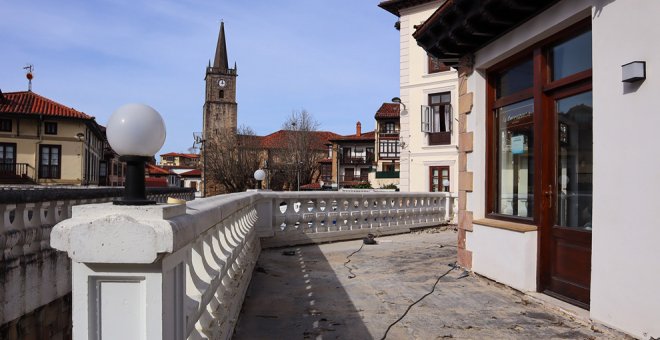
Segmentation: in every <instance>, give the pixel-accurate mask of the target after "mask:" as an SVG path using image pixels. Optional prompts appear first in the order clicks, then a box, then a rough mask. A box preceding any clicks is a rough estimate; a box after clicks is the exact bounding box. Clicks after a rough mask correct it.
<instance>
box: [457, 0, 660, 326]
mask: <svg viewBox="0 0 660 340" xmlns="http://www.w3.org/2000/svg"><path fill="white" fill-rule="evenodd" d="M657 13H660V3H659V2H654V1H645V0H617V1H612V0H565V1H562V2H560V3H558V4H556V5H555V6H553V7H551V8H549V9H547V10H546V11H544V12H543V13H542V14H540V15H538V16H537V17H535V18H533V19H531V20H529V21H528V22H526V23H525V24H523V25H521V26H520V27H518V28H516V29H515V30H513V31H511V32H509V33H507V34H506V35H504V36H503V37H501V38H499V39H498V40H497V41H495V42H494V43H491V44H490V45H488V46H486V47H484V48H482V49H481V50H480V51H479V52H478V53H477V54H476V55H475V72H474V74H473V75H472V76H471V77H470V79H469V83H468V91H473V92H474V95H475V97H474V107H473V111H472V113H471V114H470V115H469V116H468V129H469V130H472V131H474V132H475V135H474V152H472V153H470V154H469V156H468V171H472V172H473V173H474V191H473V192H471V193H468V202H467V210H469V211H473V212H474V218H475V219H480V218H483V217H484V216H485V211H484V206H485V187H484V184H485V170H486V168H485V126H484V124H485V114H486V112H485V105H486V97H485V91H484V89H485V86H486V84H485V78H484V76H485V73H484V70H485V69H487V68H488V67H490V66H492V65H494V64H496V63H498V62H500V61H502V60H504V59H506V58H507V57H509V56H511V55H514V54H516V53H517V52H520V51H521V50H523V49H525V48H527V47H529V46H530V45H532V44H534V43H536V42H538V41H540V40H542V39H544V38H546V37H548V36H551V35H553V34H555V33H557V32H559V31H561V30H563V29H564V28H566V27H568V26H570V25H572V24H574V23H576V22H577V21H579V20H580V19H583V18H586V17H589V16H592V32H593V56H594V57H593V93H594V97H593V105H594V116H593V124H594V125H593V129H594V160H593V161H594V177H593V181H594V182H593V183H594V193H593V194H594V201H593V225H594V229H593V234H592V235H593V251H592V273H591V312H590V313H591V314H590V315H591V317H592V318H593V319H594V320H597V321H599V322H602V323H604V324H606V325H609V326H611V327H614V328H617V329H620V330H622V331H624V332H627V333H630V334H632V335H634V336H636V337H640V338H645V339H648V338H649V337H660V316H659V315H660V314H659V313H660V312H658V311H660V294H659V293H658V287H660V270H658V269H657V268H658V259H660V247H658V241H660V222H658V218H657V216H655V214H654V212H655V209H656V207H657V199H656V197H655V196H656V195H657V194H656V193H657V192H659V191H660V176H659V175H658V174H660V159H659V158H658V157H657V155H658V151H657V147H656V145H657V143H655V142H654V141H653V137H654V136H655V135H656V134H657V132H656V130H657V127H658V126H660V115H658V113H657V112H656V111H657V108H656V107H657V104H656V103H655V101H654V99H655V98H654V97H658V94H660V80H659V79H656V78H657V77H654V76H655V73H654V69H655V66H656V65H658V64H660V46H658V44H657V43H655V41H656V40H658V39H657V38H658V37H660V28H658V27H657V25H656V24H655V21H657V19H656V17H657ZM635 60H643V61H646V62H647V79H646V80H645V81H644V82H642V83H638V84H634V85H627V84H624V83H622V82H621V65H622V64H626V63H628V62H631V61H635ZM492 229H493V228H490V227H484V226H478V225H475V226H474V232H472V233H468V235H467V248H468V249H469V250H471V251H472V252H473V267H474V270H475V271H477V272H480V273H483V274H484V275H486V276H489V277H491V278H493V279H496V280H498V281H500V279H498V277H505V279H503V280H502V282H504V283H507V284H509V285H511V286H513V287H517V288H520V289H525V290H533V289H535V287H534V286H529V287H527V288H525V284H524V283H525V282H528V283H529V284H531V283H532V280H530V279H529V277H528V276H527V274H526V272H530V271H532V266H534V267H535V266H536V263H535V261H536V255H535V252H536V250H534V251H532V249H531V248H530V245H531V243H534V242H533V241H532V239H531V238H530V237H531V235H532V234H533V235H536V233H527V234H528V235H525V236H524V237H521V234H520V233H517V232H513V231H505V230H492ZM534 237H536V236H534ZM495 244H497V245H498V248H497V250H499V252H498V251H495V249H494V248H493V246H494V245H495ZM512 252H513V253H512ZM521 253H527V254H528V256H530V257H533V259H534V261H533V262H534V263H531V262H525V261H517V262H516V261H511V259H512V258H514V259H516V257H515V256H516V254H521ZM533 271H534V272H535V269H534V270H533ZM507 281H508V282H507ZM516 282H520V283H522V286H519V287H518V286H517V285H518V283H516ZM534 285H535V283H534Z"/></svg>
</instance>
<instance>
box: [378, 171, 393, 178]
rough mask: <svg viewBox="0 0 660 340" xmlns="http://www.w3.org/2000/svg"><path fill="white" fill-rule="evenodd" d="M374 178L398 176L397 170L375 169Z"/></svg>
mask: <svg viewBox="0 0 660 340" xmlns="http://www.w3.org/2000/svg"><path fill="white" fill-rule="evenodd" d="M376 178H399V172H398V171H376Z"/></svg>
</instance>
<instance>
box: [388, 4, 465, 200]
mask: <svg viewBox="0 0 660 340" xmlns="http://www.w3.org/2000/svg"><path fill="white" fill-rule="evenodd" d="M441 3H442V1H428V0H427V1H419V0H412V1H411V0H389V1H384V2H382V3H380V5H379V6H380V7H382V8H383V9H385V10H387V11H388V12H390V13H392V14H394V15H397V16H398V17H399V22H398V23H397V27H398V28H399V33H400V53H401V55H400V63H401V64H400V65H401V68H400V77H401V79H400V98H401V102H402V103H403V104H404V105H405V107H406V110H405V111H404V112H402V114H401V142H402V143H401V156H400V164H401V166H400V189H401V191H415V192H418V191H451V192H454V193H456V192H457V184H458V177H457V176H458V168H457V165H458V148H457V145H458V134H457V132H456V131H457V122H456V120H455V118H456V114H455V111H456V110H455V108H456V106H457V102H458V81H457V74H456V70H454V69H450V68H449V67H447V66H446V65H444V64H443V63H441V62H439V61H438V60H436V59H434V58H431V57H429V56H428V54H427V52H426V51H424V50H423V49H422V48H421V47H419V46H418V45H417V41H415V39H414V38H413V36H412V34H413V32H414V31H415V27H416V26H417V25H421V24H422V23H423V22H424V21H425V20H426V19H427V18H428V17H429V16H431V14H433V12H434V11H435V10H436V9H437V8H438V7H439V6H440V4H441ZM405 113H407V114H405ZM447 180H448V181H449V186H444V185H443V182H445V183H444V184H446V181H447Z"/></svg>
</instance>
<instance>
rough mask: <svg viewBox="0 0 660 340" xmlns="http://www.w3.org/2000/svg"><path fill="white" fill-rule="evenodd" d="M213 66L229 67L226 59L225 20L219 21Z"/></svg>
mask: <svg viewBox="0 0 660 340" xmlns="http://www.w3.org/2000/svg"><path fill="white" fill-rule="evenodd" d="M213 67H219V68H223V69H225V70H226V69H229V63H228V61H227V43H226V40H225V22H224V21H222V22H220V34H219V35H218V45H217V46H216V48H215V60H214V61H213Z"/></svg>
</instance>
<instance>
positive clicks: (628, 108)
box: [591, 0, 660, 339]
mask: <svg viewBox="0 0 660 340" xmlns="http://www.w3.org/2000/svg"><path fill="white" fill-rule="evenodd" d="M608 2H609V1H597V3H603V4H604V5H603V6H596V7H595V8H594V14H593V55H594V65H593V79H594V83H593V88H594V167H595V169H594V202H593V206H594V207H593V216H594V217H593V225H594V230H593V254H592V277H591V282H592V286H591V316H592V318H593V319H595V320H598V321H601V322H603V323H605V324H608V325H612V326H614V327H616V328H619V329H622V330H624V331H626V332H629V333H631V334H633V335H635V336H638V337H642V338H644V339H648V338H649V337H654V338H658V337H660V291H659V290H660V263H659V262H660V246H658V244H659V242H660V220H659V219H658V216H657V215H656V212H657V209H658V198H657V194H658V192H660V158H659V157H658V155H660V152H659V151H658V148H657V146H658V143H657V142H656V141H655V137H656V136H657V135H658V127H660V114H658V103H657V100H658V98H659V95H660V73H658V72H657V69H658V66H659V65H660V45H659V44H658V40H659V38H660V27H658V13H660V2H658V1H646V0H626V1H623V0H619V1H614V2H609V3H608ZM635 60H643V61H646V63H647V68H646V72H647V78H646V80H645V81H644V82H641V83H636V84H632V85H628V84H624V83H622V82H621V65H623V64H626V63H629V62H631V61H635Z"/></svg>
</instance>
